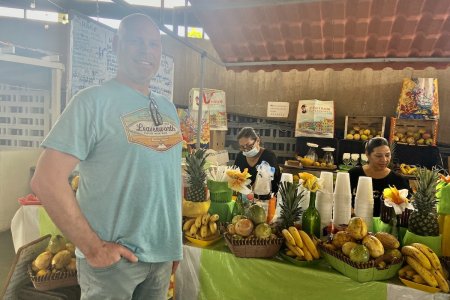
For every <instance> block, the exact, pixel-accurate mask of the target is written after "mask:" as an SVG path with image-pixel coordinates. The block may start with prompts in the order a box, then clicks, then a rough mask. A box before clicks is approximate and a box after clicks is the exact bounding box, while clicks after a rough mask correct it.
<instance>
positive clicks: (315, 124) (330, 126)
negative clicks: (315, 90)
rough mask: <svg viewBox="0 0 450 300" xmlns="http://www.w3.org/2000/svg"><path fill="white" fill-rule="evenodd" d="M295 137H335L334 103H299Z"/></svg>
mask: <svg viewBox="0 0 450 300" xmlns="http://www.w3.org/2000/svg"><path fill="white" fill-rule="evenodd" d="M295 136H296V137H299V136H310V137H321V138H333V137H334V101H320V100H317V99H314V100H300V101H298V109H297V120H296V122H295Z"/></svg>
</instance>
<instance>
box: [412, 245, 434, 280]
mask: <svg viewBox="0 0 450 300" xmlns="http://www.w3.org/2000/svg"><path fill="white" fill-rule="evenodd" d="M414 249H415V248H414ZM406 262H407V263H408V265H410V266H411V267H412V268H413V269H414V271H416V272H417V273H418V274H419V275H420V276H422V278H423V279H424V280H425V281H426V283H427V284H428V285H429V286H432V287H437V286H438V282H437V280H436V278H435V277H434V275H433V274H432V273H431V272H430V270H427V269H426V268H424V267H423V265H422V264H421V263H419V262H418V261H417V260H416V259H415V258H413V257H411V256H406Z"/></svg>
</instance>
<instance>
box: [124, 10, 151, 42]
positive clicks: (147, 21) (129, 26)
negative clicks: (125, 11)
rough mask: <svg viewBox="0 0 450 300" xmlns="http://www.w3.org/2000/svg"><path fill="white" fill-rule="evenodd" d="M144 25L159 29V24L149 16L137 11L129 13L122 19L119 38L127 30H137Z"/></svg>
mask: <svg viewBox="0 0 450 300" xmlns="http://www.w3.org/2000/svg"><path fill="white" fill-rule="evenodd" d="M142 26H148V27H153V28H155V29H157V30H158V31H159V27H158V25H157V24H156V23H155V22H154V21H153V20H152V19H151V18H150V17H149V16H147V15H144V14H139V13H136V14H131V15H128V16H126V17H125V18H123V19H122V21H120V25H119V30H118V31H117V34H118V35H119V38H122V37H123V35H124V34H126V32H127V31H129V30H136V29H137V28H140V27H142Z"/></svg>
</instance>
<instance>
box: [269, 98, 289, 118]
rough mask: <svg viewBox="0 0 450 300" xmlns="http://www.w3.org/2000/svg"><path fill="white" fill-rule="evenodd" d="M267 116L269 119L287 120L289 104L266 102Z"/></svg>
mask: <svg viewBox="0 0 450 300" xmlns="http://www.w3.org/2000/svg"><path fill="white" fill-rule="evenodd" d="M267 116H268V117H271V118H287V117H288V116H289V102H270V101H269V102H268V103H267Z"/></svg>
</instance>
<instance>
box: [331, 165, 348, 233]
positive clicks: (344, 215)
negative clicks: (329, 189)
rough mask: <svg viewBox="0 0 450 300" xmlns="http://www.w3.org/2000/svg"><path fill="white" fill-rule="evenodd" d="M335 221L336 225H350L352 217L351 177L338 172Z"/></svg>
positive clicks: (335, 192) (334, 210) (335, 188)
mask: <svg viewBox="0 0 450 300" xmlns="http://www.w3.org/2000/svg"><path fill="white" fill-rule="evenodd" d="M333 200H334V203H333V219H334V223H335V224H336V225H340V224H348V221H349V220H350V218H351V215H352V194H351V188H350V175H349V174H348V173H343V172H338V173H337V176H336V184H335V186H334V194H333Z"/></svg>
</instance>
